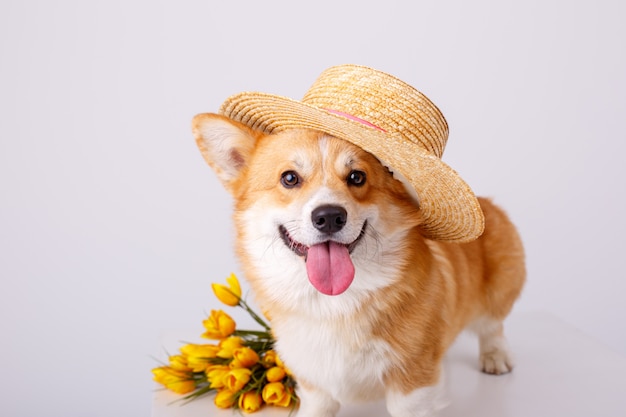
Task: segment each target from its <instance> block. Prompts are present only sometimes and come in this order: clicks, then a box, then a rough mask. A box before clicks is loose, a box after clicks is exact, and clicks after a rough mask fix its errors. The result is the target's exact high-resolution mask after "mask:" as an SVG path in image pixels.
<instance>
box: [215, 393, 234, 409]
mask: <svg viewBox="0 0 626 417" xmlns="http://www.w3.org/2000/svg"><path fill="white" fill-rule="evenodd" d="M213 401H214V402H215V405H216V406H218V407H219V408H230V407H232V406H233V404H235V393H234V392H232V391H229V390H227V389H223V390H220V391H218V392H217V394H215V399H214V400H213Z"/></svg>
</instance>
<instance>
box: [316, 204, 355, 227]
mask: <svg viewBox="0 0 626 417" xmlns="http://www.w3.org/2000/svg"><path fill="white" fill-rule="evenodd" d="M347 220H348V212H347V211H346V210H345V209H344V208H343V207H341V206H333V205H324V206H319V207H318V208H316V209H315V210H313V213H311V222H312V223H313V226H314V227H315V228H316V229H317V230H319V231H320V232H323V233H334V232H338V231H340V230H341V229H342V228H343V226H344V225H345V224H346V221H347Z"/></svg>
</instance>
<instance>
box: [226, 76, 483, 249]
mask: <svg viewBox="0 0 626 417" xmlns="http://www.w3.org/2000/svg"><path fill="white" fill-rule="evenodd" d="M220 113H221V114H223V115H225V116H227V117H229V118H230V119H233V120H236V121H238V122H241V123H243V124H245V125H247V126H249V127H251V128H253V129H256V130H260V131H263V132H265V133H277V132H280V131H283V130H286V129H294V128H308V129H315V130H319V131H322V132H325V133H328V134H330V135H333V136H336V137H338V138H341V139H344V140H346V141H348V142H351V143H353V144H355V145H357V146H359V147H360V148H362V149H364V150H365V151H367V152H369V153H371V154H373V155H374V156H376V157H377V158H378V159H379V160H380V161H381V163H382V164H383V165H385V166H387V167H388V168H389V169H390V170H391V171H392V172H393V173H394V176H395V177H396V178H397V179H398V180H400V181H402V182H403V183H404V185H405V187H406V188H407V190H408V191H409V192H410V193H411V195H412V196H413V197H414V198H415V200H416V201H417V202H418V203H419V206H420V209H421V212H422V217H423V221H424V223H423V225H422V230H423V234H424V235H425V236H426V237H428V238H431V239H436V240H445V241H454V242H468V241H471V240H474V239H476V238H477V237H478V236H480V235H481V233H482V231H483V227H484V218H483V213H482V210H481V208H480V205H479V203H478V200H477V199H476V196H475V195H474V193H473V192H472V190H471V189H470V187H469V186H468V185H467V184H466V183H465V182H464V181H463V180H462V179H461V177H460V176H459V175H458V174H457V173H456V172H455V171H454V170H453V169H452V168H450V167H449V166H448V165H446V164H445V163H444V162H442V161H441V156H442V154H443V150H444V148H445V145H446V141H447V139H448V124H447V123H446V120H445V119H444V117H443V114H441V112H440V111H439V109H438V108H437V107H436V106H435V105H434V104H433V103H432V102H431V101H430V100H429V99H428V98H427V97H426V96H425V95H423V94H422V93H420V92H419V91H417V90H416V89H414V88H413V87H411V86H410V85H408V84H406V83H404V82H403V81H401V80H399V79H397V78H395V77H393V76H391V75H389V74H386V73H384V72H380V71H377V70H374V69H371V68H367V67H363V66H357V65H341V66H336V67H331V68H329V69H327V70H325V71H324V72H323V73H322V74H321V75H320V76H319V78H318V79H317V81H315V83H314V84H313V86H311V88H310V89H309V91H307V93H306V94H305V95H304V98H303V99H302V101H296V100H292V99H290V98H287V97H281V96H276V95H272V94H265V93H258V92H243V93H239V94H236V95H233V96H231V97H229V98H228V99H227V100H226V101H225V102H224V103H223V104H222V106H221V108H220Z"/></svg>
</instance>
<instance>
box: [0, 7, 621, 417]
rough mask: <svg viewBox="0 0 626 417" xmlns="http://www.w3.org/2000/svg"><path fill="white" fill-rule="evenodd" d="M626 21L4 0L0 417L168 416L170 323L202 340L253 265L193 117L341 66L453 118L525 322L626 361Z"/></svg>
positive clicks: (474, 10)
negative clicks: (502, 219)
mask: <svg viewBox="0 0 626 417" xmlns="http://www.w3.org/2000/svg"><path fill="white" fill-rule="evenodd" d="M348 4H350V5H348ZM625 14H626V10H625V6H624V3H623V2H621V1H619V0H615V1H607V0H590V1H565V0H563V1H555V0H549V1H546V0H526V1H496V0H493V1H479V2H468V1H461V0H459V1H454V2H449V1H448V2H446V1H431V2H417V1H416V2H409V1H406V2H399V1H392V0H385V1H377V2H372V1H364V0H359V1H354V2H340V1H338V0H335V1H321V0H317V1H314V2H313V1H311V2H307V3H296V2H287V1H285V2H276V1H249V2H245V1H240V2H226V1H223V2H219V3H218V2H209V1H169V2H167V1H155V0H150V1H147V0H146V1H139V0H124V1H121V0H108V1H79V0H76V1H68V0H64V1H54V2H52V1H44V0H40V1H18V0H1V3H0V278H1V284H2V288H1V289H0V338H1V344H0V358H1V359H0V360H1V361H2V364H1V365H0V370H1V373H2V374H1V376H0V415H2V416H7V417H14V416H111V415H118V416H142V415H143V416H145V415H148V414H149V412H150V404H151V395H152V390H153V383H152V381H151V374H150V372H149V371H150V369H151V368H152V367H153V366H155V364H156V362H155V359H154V358H153V357H152V356H156V357H158V358H160V359H163V358H164V354H163V352H162V351H161V350H160V349H159V346H158V344H159V339H160V336H161V334H162V333H163V332H164V331H166V330H171V329H177V328H197V329H198V332H200V331H201V323H200V322H201V320H202V319H203V318H204V316H205V314H206V313H207V312H208V311H210V309H211V308H218V307H219V305H218V304H217V302H216V301H215V300H214V298H213V296H212V293H211V291H210V283H211V282H214V281H221V280H223V279H224V278H225V277H226V276H227V275H228V274H229V273H230V272H231V271H234V272H238V271H239V269H238V265H237V263H236V260H235V259H234V257H233V250H232V245H233V240H232V235H233V232H232V224H231V222H230V210H231V200H230V197H229V196H228V195H227V193H226V192H225V191H223V190H222V188H221V186H220V185H219V183H218V182H217V180H216V179H215V177H214V175H213V173H212V172H211V170H210V169H209V168H208V167H207V166H206V165H205V164H204V162H203V160H202V158H201V157H200V154H199V152H198V151H197V149H196V148H195V144H194V141H193V139H192V136H191V133H190V120H191V118H192V117H193V115H194V114H196V113H199V112H207V111H216V110H217V109H218V107H219V105H220V104H221V102H222V101H223V100H224V99H225V98H226V97H227V96H228V95H230V94H233V93H236V92H239V91H243V90H259V91H264V92H270V93H276V94H282V95H286V96H290V97H293V98H300V97H301V96H302V95H303V94H304V92H305V91H306V89H307V88H308V87H309V85H310V84H311V83H312V82H313V81H314V79H315V78H316V77H317V75H318V74H319V73H320V72H321V71H322V70H323V69H324V68H326V67H329V66H331V65H336V64H342V63H356V64H364V65H369V66H372V67H375V68H377V69H380V70H384V71H387V72H390V73H392V74H394V75H396V76H398V77H399V78H401V79H403V80H405V81H407V82H409V83H410V84H412V85H414V86H415V87H417V88H418V89H420V90H421V91H423V92H424V93H425V94H426V95H428V96H429V97H430V98H431V99H432V100H433V101H434V102H435V103H436V104H437V105H438V106H439V107H440V108H441V110H442V111H443V112H444V114H445V115H446V117H447V119H448V122H449V124H450V130H451V135H450V140H449V143H448V148H447V150H446V154H445V155H444V160H445V161H446V162H447V163H448V164H450V165H451V166H452V167H454V168H455V169H456V170H457V171H459V172H460V174H461V175H462V176H463V177H464V178H465V179H466V181H467V182H469V184H470V185H471V186H472V187H473V188H474V190H475V191H476V192H477V193H478V194H480V195H489V196H494V197H495V199H496V201H497V202H499V203H500V204H501V205H503V206H504V207H505V208H506V209H507V211H508V212H509V213H510V215H511V216H512V218H513V219H514V221H515V222H516V223H517V224H518V226H519V229H520V231H521V233H522V236H523V238H524V242H525V245H526V249H527V255H528V269H529V281H528V285H527V287H526V289H525V291H524V294H523V296H522V298H521V300H520V302H519V303H518V304H517V306H516V310H517V311H525V310H545V311H549V312H553V313H556V314H557V315H558V316H560V317H561V318H563V319H565V320H566V321H569V322H570V323H572V324H574V325H575V326H577V327H578V328H580V329H582V330H583V331H584V332H586V333H588V334H590V335H592V336H593V337H595V338H597V339H599V340H600V341H601V342H602V343H604V344H606V345H607V346H609V347H610V348H612V349H613V350H615V351H617V352H620V353H621V354H623V355H626V331H625V330H624V328H625V327H624V319H626V303H624V301H623V298H624V293H625V292H626V279H625V278H626V277H625V273H624V258H625V256H626V254H625V249H626V244H625V243H624V236H625V235H626V221H625V220H624V213H626V207H625V205H626V204H625V201H626V199H625V197H624V192H625V190H626V186H625V179H626V169H625V168H624V166H625V164H624V151H626V146H625V145H624V141H625V139H626V134H625V133H624V132H625V129H624V121H625V119H626V99H625V97H626V75H625V74H626V56H625V55H626V26H625V25H624V22H623V20H624V16H625ZM235 316H236V317H237V318H238V319H239V321H244V319H243V318H242V316H239V315H238V314H235ZM582 360H592V358H583V359H582ZM537 383H542V381H537Z"/></svg>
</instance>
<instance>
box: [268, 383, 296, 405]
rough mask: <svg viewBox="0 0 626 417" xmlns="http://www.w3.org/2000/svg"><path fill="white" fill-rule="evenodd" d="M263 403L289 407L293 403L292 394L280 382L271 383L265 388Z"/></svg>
mask: <svg viewBox="0 0 626 417" xmlns="http://www.w3.org/2000/svg"><path fill="white" fill-rule="evenodd" d="M262 395H263V401H265V402H266V403H268V404H270V405H278V406H280V407H287V406H289V404H290V403H291V394H290V393H289V391H287V390H286V389H285V386H284V385H283V384H282V383H280V382H270V383H269V384H266V385H265V387H263V394H262Z"/></svg>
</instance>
